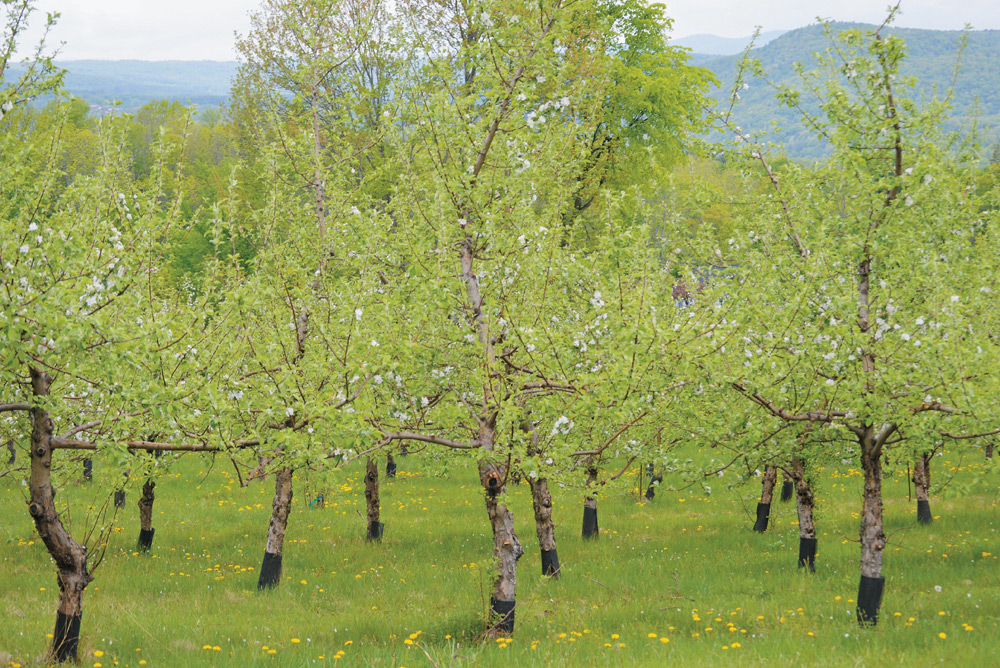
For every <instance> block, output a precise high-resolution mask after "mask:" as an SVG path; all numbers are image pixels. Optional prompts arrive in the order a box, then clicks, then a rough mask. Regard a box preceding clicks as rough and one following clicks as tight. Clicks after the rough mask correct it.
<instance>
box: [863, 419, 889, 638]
mask: <svg viewBox="0 0 1000 668" xmlns="http://www.w3.org/2000/svg"><path fill="white" fill-rule="evenodd" d="M859 441H860V443H861V469H862V471H863V473H864V482H865V488H864V502H863V505H862V510H861V584H860V586H859V595H858V622H859V623H860V624H862V625H875V624H876V623H877V622H878V610H879V607H880V606H881V603H882V589H883V586H884V580H883V579H882V552H883V550H884V549H885V532H884V531H883V527H882V449H881V447H879V446H878V444H877V442H876V439H875V435H874V433H873V429H872V428H871V427H869V428H868V429H867V430H866V431H865V433H864V435H863V436H861V437H860V438H859ZM862 593H863V594H864V598H862Z"/></svg>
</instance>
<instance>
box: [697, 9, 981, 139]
mask: <svg viewBox="0 0 1000 668" xmlns="http://www.w3.org/2000/svg"><path fill="white" fill-rule="evenodd" d="M831 27H832V28H833V29H834V30H835V31H839V30H843V29H845V28H873V27H874V26H866V25H865V24H860V23H834V24H831ZM887 32H888V34H893V35H898V36H899V37H902V38H903V39H904V40H905V42H906V50H907V54H908V57H907V59H906V61H905V63H904V65H903V68H902V72H901V74H902V75H904V76H914V77H917V82H916V90H917V91H918V93H919V94H920V95H922V96H925V97H926V98H930V97H932V96H934V95H939V96H943V95H944V94H945V93H946V91H947V90H948V88H949V86H951V85H952V82H954V92H955V95H954V102H953V111H952V114H951V117H952V119H951V122H950V124H949V129H951V130H957V129H959V128H961V127H964V126H966V125H967V124H968V123H969V122H970V120H971V118H972V116H973V115H974V113H975V111H976V110H977V109H978V111H979V127H980V129H981V131H982V133H983V137H984V142H985V143H988V144H989V143H993V142H995V141H997V137H998V132H997V126H998V125H1000V31H997V30H979V31H972V32H969V33H962V32H957V31H946V30H914V29H908V28H893V29H891V30H889V31H887ZM963 38H965V39H966V40H967V45H966V48H965V50H964V51H962V52H961V56H959V47H960V45H961V42H962V40H963ZM829 46H830V39H829V38H827V37H826V36H825V35H824V34H823V28H822V26H820V25H812V26H808V27H806V28H800V29H798V30H793V31H791V32H788V33H785V34H784V35H782V36H781V37H779V38H778V39H776V40H774V41H772V42H769V43H768V44H766V45H765V46H763V47H761V48H758V49H754V50H753V51H752V52H751V56H752V57H753V58H755V59H756V60H758V61H760V63H761V64H762V65H763V69H764V71H765V72H767V75H768V79H767V80H764V79H761V78H758V77H755V76H753V75H751V74H748V75H747V78H746V83H747V84H748V85H749V88H748V89H746V90H745V91H742V92H741V93H740V97H741V99H740V100H739V104H738V105H737V107H736V110H735V114H736V119H737V122H738V123H739V124H740V125H741V126H743V127H744V128H746V129H748V130H752V131H765V130H767V131H772V129H773V128H772V123H773V122H776V123H777V126H778V127H779V128H780V132H777V133H776V134H775V135H774V139H775V140H780V141H781V142H782V143H783V144H784V145H785V148H786V150H787V151H788V153H789V155H790V156H791V157H796V158H810V157H819V156H821V155H823V154H824V152H825V147H824V145H823V144H822V143H821V142H820V141H818V140H816V139H815V138H814V137H812V136H811V135H810V133H809V131H808V130H806V129H805V128H804V127H803V126H802V125H801V123H800V122H799V119H798V113H797V112H795V111H792V110H790V109H786V108H781V107H780V106H779V104H778V102H777V101H776V99H775V96H774V94H775V92H776V90H775V87H774V86H773V85H771V84H794V83H796V82H797V81H798V76H797V75H796V72H795V64H796V63H802V64H803V65H804V66H805V68H806V70H808V69H810V66H811V64H812V63H811V60H812V54H814V53H818V52H822V51H825V50H826V49H827V48H828V47H829ZM959 57H961V60H959ZM740 59H741V56H739V55H737V56H725V57H719V58H713V59H705V60H700V59H699V60H700V62H699V63H698V64H700V65H702V66H704V67H707V68H709V69H710V70H712V71H713V72H714V73H715V75H716V76H717V77H718V78H719V82H720V84H721V88H718V89H716V90H715V94H716V96H717V97H720V98H724V97H726V95H727V94H728V91H729V90H730V86H731V85H732V82H733V81H734V80H735V77H736V73H737V69H738V64H739V61H740ZM958 66H960V69H959V71H958V75H957V77H956V75H955V72H956V67H958ZM802 101H803V102H804V103H806V104H807V105H808V106H809V107H810V108H812V109H815V108H816V103H815V100H806V99H803V100H802Z"/></svg>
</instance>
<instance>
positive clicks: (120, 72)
mask: <svg viewBox="0 0 1000 668" xmlns="http://www.w3.org/2000/svg"><path fill="white" fill-rule="evenodd" d="M57 65H59V66H60V67H62V68H64V69H65V70H66V71H67V74H66V90H67V92H69V93H70V94H72V95H75V96H77V97H81V98H83V99H85V100H87V102H89V103H90V104H91V105H94V106H100V107H103V106H106V105H108V104H109V103H111V102H113V101H115V100H118V101H120V102H121V103H122V104H121V106H120V107H119V109H120V110H121V111H124V112H132V111H135V110H136V109H138V108H139V107H141V106H142V105H144V104H146V103H147V102H150V101H152V100H171V101H178V102H182V103H185V104H186V103H188V102H190V103H192V104H197V105H199V106H200V107H210V106H216V105H219V104H222V103H223V102H225V101H226V100H227V99H228V98H229V87H230V81H231V79H232V77H233V76H234V75H235V74H236V68H237V67H238V64H237V63H236V62H228V61H214V60H164V61H148V60H67V61H62V62H58V63H57ZM18 72H19V70H18V69H17V66H15V67H14V70H13V73H14V74H17V73H18Z"/></svg>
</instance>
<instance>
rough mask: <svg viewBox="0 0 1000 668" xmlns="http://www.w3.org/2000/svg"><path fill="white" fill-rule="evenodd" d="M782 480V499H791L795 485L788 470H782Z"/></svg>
mask: <svg viewBox="0 0 1000 668" xmlns="http://www.w3.org/2000/svg"><path fill="white" fill-rule="evenodd" d="M781 476H782V482H781V500H782V501H791V500H792V493H793V492H794V491H795V485H794V484H792V479H791V478H790V477H789V475H788V472H787V471H782V472H781Z"/></svg>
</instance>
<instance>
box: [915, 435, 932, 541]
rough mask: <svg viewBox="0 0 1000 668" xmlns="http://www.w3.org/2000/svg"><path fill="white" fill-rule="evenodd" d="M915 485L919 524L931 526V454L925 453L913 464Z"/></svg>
mask: <svg viewBox="0 0 1000 668" xmlns="http://www.w3.org/2000/svg"><path fill="white" fill-rule="evenodd" d="M913 485H914V487H915V488H916V490H917V522H920V523H921V524H930V523H931V522H933V521H934V517H933V516H932V515H931V502H930V496H929V490H930V487H931V454H930V453H929V452H925V453H923V454H921V455H920V456H918V457H917V458H916V461H914V462H913Z"/></svg>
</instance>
